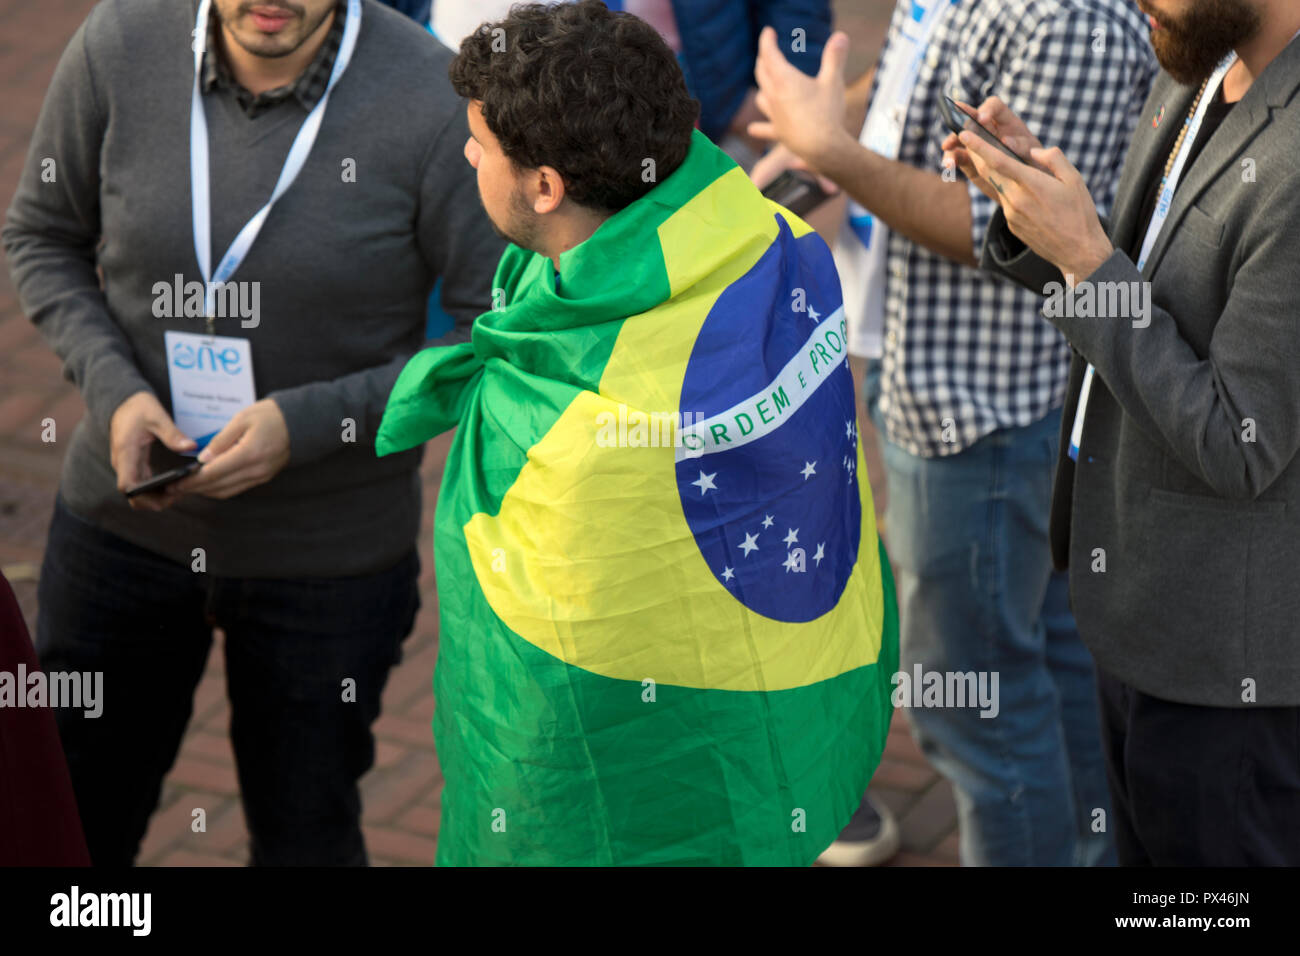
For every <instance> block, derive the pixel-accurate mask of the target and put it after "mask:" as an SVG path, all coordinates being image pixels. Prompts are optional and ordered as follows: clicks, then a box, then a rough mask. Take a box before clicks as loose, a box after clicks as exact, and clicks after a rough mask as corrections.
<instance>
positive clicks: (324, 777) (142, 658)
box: [36, 500, 420, 866]
mask: <svg viewBox="0 0 1300 956" xmlns="http://www.w3.org/2000/svg"><path fill="white" fill-rule="evenodd" d="M419 570H420V560H419V558H418V557H417V555H416V552H415V549H414V548H412V550H411V551H410V553H409V554H408V555H407V556H406V557H405V558H403V559H402V560H401V561H400V562H398V564H397V565H395V566H394V567H392V568H389V569H388V570H385V571H381V572H378V573H375V574H368V575H360V576H357V577H348V578H330V579H324V578H321V579H305V580H266V579H241V578H227V577H220V576H216V575H212V574H198V573H195V572H193V571H191V570H190V568H189V567H187V566H185V565H180V564H176V563H174V562H172V561H169V560H167V559H166V558H163V557H160V556H159V555H156V554H154V553H152V552H150V551H146V550H145V549H143V548H139V547H136V546H135V545H133V544H131V543H130V542H127V541H124V540H122V539H121V538H119V537H117V536H116V535H113V534H110V533H109V532H107V531H104V530H102V529H101V528H99V527H97V526H95V525H93V524H91V523H89V522H87V521H85V520H83V519H82V518H80V517H78V516H76V515H74V514H73V513H72V512H70V511H68V509H67V508H66V507H65V506H64V504H63V502H62V501H61V500H60V501H58V502H57V503H56V504H55V509H54V519H53V521H52V522H51V523H50V534H49V539H48V543H47V544H46V548H45V561H44V564H43V565H42V567H41V578H40V584H39V600H40V611H39V614H38V617H37V621H36V634H37V637H36V650H37V653H38V654H39V656H40V659H41V666H42V667H43V668H44V669H45V670H46V671H47V672H48V671H92V672H93V671H102V672H103V675H104V678H103V713H102V714H101V715H100V716H99V717H98V718H94V719H88V718H86V717H84V716H83V712H82V711H81V710H77V709H73V708H66V707H61V708H58V709H57V710H56V711H55V715H56V720H57V721H58V725H59V735H60V737H62V739H63V747H64V750H65V751H66V753H67V757H68V769H69V770H70V771H71V772H72V786H73V790H74V791H75V792H76V796H77V806H78V808H79V810H80V812H81V822H82V825H83V827H84V828H85V832H86V843H87V845H88V846H89V848H90V857H91V861H92V862H93V863H94V864H95V865H96V866H129V865H130V864H131V863H132V861H133V860H134V859H135V855H136V852H137V850H138V849H139V846H140V840H141V838H142V837H143V836H144V833H145V829H146V828H147V826H148V824H149V817H150V815H151V814H152V813H153V811H154V808H155V807H156V806H157V805H158V798H159V794H160V791H161V787H162V781H163V777H164V776H166V774H167V771H168V770H169V769H170V768H171V766H172V763H173V762H174V761H175V759H176V752H177V750H178V748H179V747H180V743H181V738H182V737H183V736H184V733H185V726H186V724H187V723H188V722H189V719H190V713H191V711H192V709H193V702H194V689H195V687H196V686H197V684H198V682H199V678H200V677H201V676H202V674H203V667H204V664H205V663H206V661H207V659H208V653H209V651H210V649H211V647H212V629H213V627H214V625H215V626H220V627H221V628H223V629H224V630H225V633H226V641H225V651H226V691H227V694H228V695H229V697H230V737H231V742H232V743H233V745H234V750H235V763H236V766H237V769H238V773H239V789H240V793H241V795H242V796H243V803H244V816H245V818H246V820H247V822H248V830H249V834H250V836H251V838H252V854H251V855H252V862H253V863H254V864H259V865H290V866H330V865H365V863H366V862H367V858H366V848H365V842H364V840H363V839H362V835H361V794H360V791H359V789H358V787H357V782H358V781H359V780H360V778H361V776H362V775H363V774H364V773H365V772H366V771H367V770H369V769H370V766H371V764H372V763H373V762H374V755H375V753H374V752H375V745H374V737H373V736H372V735H371V732H370V727H371V724H373V723H374V721H375V719H376V718H377V717H378V716H379V702H380V694H381V693H382V691H383V689H384V684H385V683H386V682H387V679H388V671H389V669H390V668H391V667H392V665H393V664H394V663H396V662H397V660H398V659H399V658H400V656H401V643H402V640H403V639H404V638H405V637H406V635H407V634H409V633H410V631H411V627H412V625H413V624H414V621H415V613H416V610H417V609H418V607H419V603H420V599H419V590H418V587H417V581H418V579H419ZM348 678H351V679H353V680H354V681H355V691H354V692H353V693H351V694H347V693H346V690H347V687H348V685H346V684H344V681H345V680H346V679H348ZM209 809H211V808H209ZM209 822H211V821H209ZM202 839H203V835H202V834H198V835H196V836H194V840H195V841H196V845H199V846H201V845H202Z"/></svg>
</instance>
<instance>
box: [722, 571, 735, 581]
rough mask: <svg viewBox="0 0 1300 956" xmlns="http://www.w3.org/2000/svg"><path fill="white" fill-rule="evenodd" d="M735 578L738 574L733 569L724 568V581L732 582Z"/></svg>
mask: <svg viewBox="0 0 1300 956" xmlns="http://www.w3.org/2000/svg"><path fill="white" fill-rule="evenodd" d="M735 576H736V572H735V571H733V570H731V568H723V569H722V580H724V581H730V580H731V579H732V578H734V577H735Z"/></svg>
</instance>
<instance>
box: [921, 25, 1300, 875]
mask: <svg viewBox="0 0 1300 956" xmlns="http://www.w3.org/2000/svg"><path fill="white" fill-rule="evenodd" d="M1139 6H1141V8H1142V9H1143V11H1144V12H1146V13H1147V15H1148V19H1149V22H1150V25H1151V41H1152V45H1153V47H1154V48H1155V52H1156V56H1157V59H1158V60H1159V62H1160V65H1161V67H1162V70H1163V72H1162V73H1161V75H1160V76H1159V78H1157V80H1156V82H1155V84H1154V86H1153V87H1152V90H1151V94H1150V97H1149V99H1148V100H1147V104H1146V107H1145V108H1144V110H1143V116H1142V119H1141V120H1140V121H1139V123H1138V128H1137V131H1136V132H1135V133H1134V136H1133V140H1132V143H1131V145H1130V148H1129V153H1128V156H1127V159H1126V161H1125V164H1124V169H1123V173H1122V175H1121V178H1120V182H1119V186H1118V190H1117V193H1116V196H1115V201H1114V206H1113V215H1112V217H1111V219H1110V220H1109V222H1106V221H1102V220H1100V219H1099V217H1098V215H1097V211H1096V207H1095V206H1094V204H1093V202H1092V199H1091V197H1090V196H1089V195H1088V191H1087V188H1086V187H1085V186H1084V183H1083V180H1082V179H1081V177H1080V176H1079V173H1078V172H1077V171H1076V170H1075V169H1074V167H1073V166H1072V165H1071V164H1070V162H1069V160H1068V159H1067V158H1066V157H1065V156H1064V155H1062V154H1061V152H1060V150H1059V149H1043V148H1042V144H1040V143H1039V142H1038V141H1037V140H1036V139H1035V138H1034V137H1033V135H1032V133H1031V132H1030V131H1029V130H1028V129H1026V128H1025V126H1024V124H1023V123H1021V122H1020V120H1018V119H1017V118H1016V117H1015V116H1014V115H1013V114H1012V113H1011V112H1010V111H1009V110H1008V109H1007V108H1006V107H1005V105H1004V104H1002V103H1001V102H999V101H996V100H989V101H986V102H985V103H983V104H981V105H980V107H979V109H978V111H976V113H977V117H976V118H977V119H978V120H979V121H980V122H982V123H983V125H984V126H986V127H988V128H989V129H990V130H991V131H992V132H994V133H995V134H996V135H997V136H998V138H999V139H1001V140H1002V142H1003V143H1004V144H1005V145H1007V146H1008V147H1009V148H1010V149H1011V150H1012V151H1014V152H1016V153H1018V154H1019V155H1020V156H1021V157H1023V158H1025V159H1027V160H1029V162H1028V163H1020V162H1017V161H1016V160H1015V159H1013V158H1011V157H1009V156H1006V155H1005V154H1003V153H1000V152H999V151H998V150H997V149H996V148H994V147H992V146H990V145H989V144H988V143H986V142H984V141H982V140H980V139H979V138H978V137H976V136H974V135H973V134H972V133H970V132H964V133H962V134H961V135H960V137H958V136H950V137H949V138H948V139H947V140H946V141H945V143H944V148H945V161H946V162H955V163H956V164H957V165H959V166H960V167H961V168H962V170H963V171H964V172H965V173H966V174H967V175H968V176H969V177H971V178H972V180H974V181H975V182H976V183H977V184H978V185H979V186H980V188H981V189H984V190H985V191H986V193H987V194H988V195H990V196H991V197H992V198H994V199H996V200H997V201H998V202H999V204H1000V207H1001V208H1000V210H999V212H998V213H997V215H996V216H995V217H994V219H993V221H992V223H991V225H990V227H989V230H988V233H987V235H986V237H985V245H984V249H983V261H982V264H983V266H984V267H985V268H989V269H992V270H994V271H997V272H1000V273H1002V274H1004V275H1005V276H1007V277H1009V278H1012V279H1014V280H1016V281H1018V282H1020V283H1021V284H1023V285H1027V286H1030V287H1032V288H1035V289H1038V290H1039V291H1041V292H1043V294H1044V295H1045V296H1047V298H1046V300H1045V302H1044V309H1043V313H1044V316H1045V318H1046V320H1047V321H1050V322H1052V323H1053V324H1055V325H1056V326H1057V327H1058V328H1059V329H1060V330H1061V331H1062V332H1063V333H1064V334H1065V336H1066V338H1067V339H1069V341H1070V344H1071V345H1072V347H1073V348H1074V350H1075V356H1074V362H1073V368H1072V371H1071V376H1070V386H1069V390H1068V392H1067V400H1066V406H1065V414H1064V417H1063V420H1062V433H1061V449H1062V454H1061V458H1060V461H1059V465H1058V471H1057V476H1056V489H1055V496H1054V502H1053V515H1052V546H1053V557H1054V559H1055V561H1056V563H1057V564H1058V565H1060V566H1064V565H1068V567H1069V570H1070V590H1071V595H1072V600H1073V605H1074V611H1075V615H1076V617H1077V620H1078V625H1079V631H1080V634H1081V635H1082V637H1083V639H1084V642H1085V643H1086V644H1087V645H1088V647H1089V648H1090V649H1091V650H1092V653H1093V655H1094V656H1095V658H1096V661H1097V664H1098V681H1099V691H1100V706H1101V715H1102V725H1103V744H1104V746H1105V748H1106V749H1107V764H1108V766H1107V770H1108V778H1109V784H1110V789H1111V794H1112V798H1113V805H1114V809H1113V815H1114V819H1112V820H1111V821H1108V825H1109V826H1111V827H1112V828H1113V830H1114V833H1115V836H1116V842H1117V846H1118V850H1119V855H1120V860H1121V862H1122V863H1125V864H1139V865H1140V864H1156V865H1161V864H1163V865H1197V864H1209V865H1229V866H1231V865H1252V864H1289V865H1293V866H1294V865H1296V864H1300V460H1297V456H1296V452H1297V450H1298V449H1300V168H1298V167H1297V165H1296V162H1295V157H1296V156H1297V155H1300V39H1297V33H1298V32H1300V6H1297V5H1296V4H1294V3H1291V2H1288V0H1140V3H1139ZM967 125H968V126H969V125H970V124H967Z"/></svg>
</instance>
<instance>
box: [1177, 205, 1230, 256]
mask: <svg viewBox="0 0 1300 956" xmlns="http://www.w3.org/2000/svg"><path fill="white" fill-rule="evenodd" d="M1181 231H1183V232H1185V233H1187V234H1188V235H1189V236H1193V237H1194V238H1196V239H1199V240H1201V242H1204V243H1206V244H1207V245H1210V246H1213V247H1214V248H1215V249H1217V248H1219V243H1220V242H1222V241H1223V223H1221V222H1219V221H1218V220H1217V219H1215V218H1214V217H1212V216H1211V215H1210V214H1209V213H1207V212H1205V211H1203V210H1202V209H1201V208H1200V207H1199V206H1189V207H1188V209H1187V216H1186V217H1185V218H1184V219H1183V223H1182V229H1181Z"/></svg>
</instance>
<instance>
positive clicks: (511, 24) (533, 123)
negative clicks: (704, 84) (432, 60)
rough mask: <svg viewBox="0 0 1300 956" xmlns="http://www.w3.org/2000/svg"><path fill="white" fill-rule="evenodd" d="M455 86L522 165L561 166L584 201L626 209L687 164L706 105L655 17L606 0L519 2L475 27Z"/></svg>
mask: <svg viewBox="0 0 1300 956" xmlns="http://www.w3.org/2000/svg"><path fill="white" fill-rule="evenodd" d="M450 73H451V83H452V86H454V87H455V88H456V92H457V93H458V94H459V95H461V96H463V97H466V98H467V99H470V100H478V101H479V102H481V103H482V108H483V121H484V122H485V123H487V127H488V129H490V130H491V131H492V134H493V135H494V136H496V138H497V139H498V140H500V142H501V148H502V150H503V151H504V152H505V154H506V156H508V157H509V158H510V160H511V161H512V162H514V163H515V164H516V165H517V166H520V167H523V168H525V169H536V168H537V167H539V166H553V167H554V168H555V169H557V170H558V171H559V173H560V175H561V176H563V177H564V185H565V190H566V194H567V195H568V196H570V197H571V198H572V199H573V201H574V202H576V203H578V204H579V205H582V206H586V207H589V208H592V209H597V210H601V211H604V212H610V213H613V212H617V211H618V210H620V209H622V208H623V207H625V206H627V205H628V204H629V203H631V202H634V201H635V200H637V199H639V198H641V197H642V196H644V195H645V194H646V193H647V192H649V191H650V190H651V189H652V188H653V187H654V185H655V183H654V182H653V181H650V182H647V181H645V179H646V178H645V177H643V175H642V171H643V169H644V168H645V167H644V166H643V163H644V162H645V160H647V159H653V160H654V171H655V176H654V179H656V180H662V179H664V178H666V177H667V176H669V175H671V174H672V172H673V171H674V170H675V169H677V167H678V166H680V165H681V164H682V161H683V160H684V159H685V158H686V151H687V149H688V148H689V147H690V142H691V131H692V129H693V127H694V125H695V119H696V117H697V116H698V115H699V104H698V103H697V102H696V101H695V100H694V99H692V97H691V95H690V93H688V92H687V90H686V80H685V78H684V77H683V76H682V71H681V68H680V67H679V66H678V65H677V58H676V57H675V56H673V52H672V50H670V49H669V48H668V44H666V43H665V42H664V41H663V39H662V38H661V37H660V36H659V34H658V32H656V30H655V29H654V27H652V26H650V25H649V24H648V23H646V22H644V21H643V20H640V19H638V18H636V17H634V16H632V15H631V14H627V13H614V12H612V11H610V10H609V9H607V8H606V7H605V5H604V4H603V3H601V2H600V0H582V2H581V3H574V4H561V5H559V6H547V5H545V4H541V3H528V4H517V5H516V6H514V7H512V8H511V10H510V14H509V16H507V17H506V18H505V19H504V20H501V21H499V22H496V23H484V24H482V25H481V26H480V27H479V28H478V29H477V30H476V31H475V32H474V33H472V34H470V35H469V36H468V37H466V38H465V41H464V42H463V43H462V44H461V47H460V53H459V54H457V56H456V58H455V59H454V60H452V63H451V69H450Z"/></svg>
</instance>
